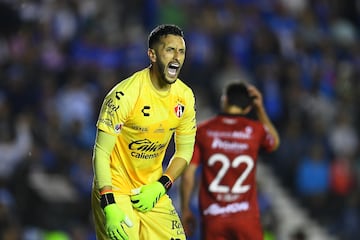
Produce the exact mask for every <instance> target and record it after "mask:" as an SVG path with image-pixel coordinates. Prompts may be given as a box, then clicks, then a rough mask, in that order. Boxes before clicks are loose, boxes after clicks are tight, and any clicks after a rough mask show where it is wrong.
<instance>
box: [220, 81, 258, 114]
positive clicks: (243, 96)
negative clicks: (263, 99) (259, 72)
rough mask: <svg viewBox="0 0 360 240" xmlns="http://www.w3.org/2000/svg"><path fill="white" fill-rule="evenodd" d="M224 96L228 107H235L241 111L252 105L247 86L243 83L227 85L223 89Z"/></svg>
mask: <svg viewBox="0 0 360 240" xmlns="http://www.w3.org/2000/svg"><path fill="white" fill-rule="evenodd" d="M225 96H226V98H227V103H228V105H235V106H238V107H240V108H242V109H244V108H246V107H248V106H250V105H252V103H253V97H251V96H250V95H249V92H248V90H247V85H246V83H244V82H234V83H230V84H229V85H227V86H226V88H225Z"/></svg>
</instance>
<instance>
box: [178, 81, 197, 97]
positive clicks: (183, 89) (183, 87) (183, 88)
mask: <svg viewBox="0 0 360 240" xmlns="http://www.w3.org/2000/svg"><path fill="white" fill-rule="evenodd" d="M174 88H176V90H177V91H178V92H180V93H186V94H192V95H194V93H193V90H192V88H191V87H190V86H189V85H188V84H186V83H185V82H183V81H182V80H181V79H177V80H176V82H175V84H174Z"/></svg>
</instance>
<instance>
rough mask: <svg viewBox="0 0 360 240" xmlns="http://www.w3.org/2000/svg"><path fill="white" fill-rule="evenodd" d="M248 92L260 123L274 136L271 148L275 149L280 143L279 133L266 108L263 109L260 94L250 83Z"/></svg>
mask: <svg viewBox="0 0 360 240" xmlns="http://www.w3.org/2000/svg"><path fill="white" fill-rule="evenodd" d="M248 92H249V94H250V96H253V97H254V100H253V105H254V107H255V110H256V114H257V117H258V119H259V121H260V122H262V124H264V126H265V127H267V128H268V130H269V132H270V134H271V135H272V136H273V138H274V141H275V145H274V149H273V150H276V149H277V148H278V146H279V145H280V137H279V133H278V131H277V130H276V128H275V126H274V124H273V123H272V122H271V120H270V118H269V116H268V114H267V113H266V110H265V107H264V104H263V98H262V94H261V93H260V91H259V90H258V89H257V88H256V87H255V86H252V85H249V86H248Z"/></svg>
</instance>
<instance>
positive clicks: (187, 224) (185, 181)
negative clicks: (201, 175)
mask: <svg viewBox="0 0 360 240" xmlns="http://www.w3.org/2000/svg"><path fill="white" fill-rule="evenodd" d="M196 169H197V165H195V164H192V163H190V164H189V166H188V167H187V168H186V169H185V171H184V173H183V175H182V176H181V182H180V201H181V202H180V207H181V220H182V223H183V225H184V230H185V232H186V234H187V235H189V236H191V235H193V233H194V231H195V227H196V218H195V216H194V214H193V213H192V211H191V209H190V201H191V197H192V194H193V192H194V187H195V172H196Z"/></svg>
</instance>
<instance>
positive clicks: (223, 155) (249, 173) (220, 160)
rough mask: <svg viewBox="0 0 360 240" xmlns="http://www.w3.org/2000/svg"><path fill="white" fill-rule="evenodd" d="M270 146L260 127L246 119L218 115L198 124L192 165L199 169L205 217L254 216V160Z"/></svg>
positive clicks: (255, 198)
mask: <svg viewBox="0 0 360 240" xmlns="http://www.w3.org/2000/svg"><path fill="white" fill-rule="evenodd" d="M269 144H270V143H269V142H267V132H266V131H265V129H264V127H263V125H262V124H261V123H260V122H259V121H254V120H252V119H249V118H246V117H242V116H233V115H218V116H216V117H214V118H212V119H210V120H208V121H207V122H204V123H202V124H200V125H199V127H198V131H197V136H196V148H195V153H194V156H195V157H194V159H193V162H194V163H198V164H201V166H202V179H201V187H200V196H199V197H200V208H201V211H202V212H203V214H204V215H209V216H217V215H228V214H234V213H240V214H247V213H250V214H257V212H258V207H257V195H256V179H255V177H256V174H255V173H256V161H257V158H258V152H259V149H260V148H261V147H264V148H268V147H269Z"/></svg>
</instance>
